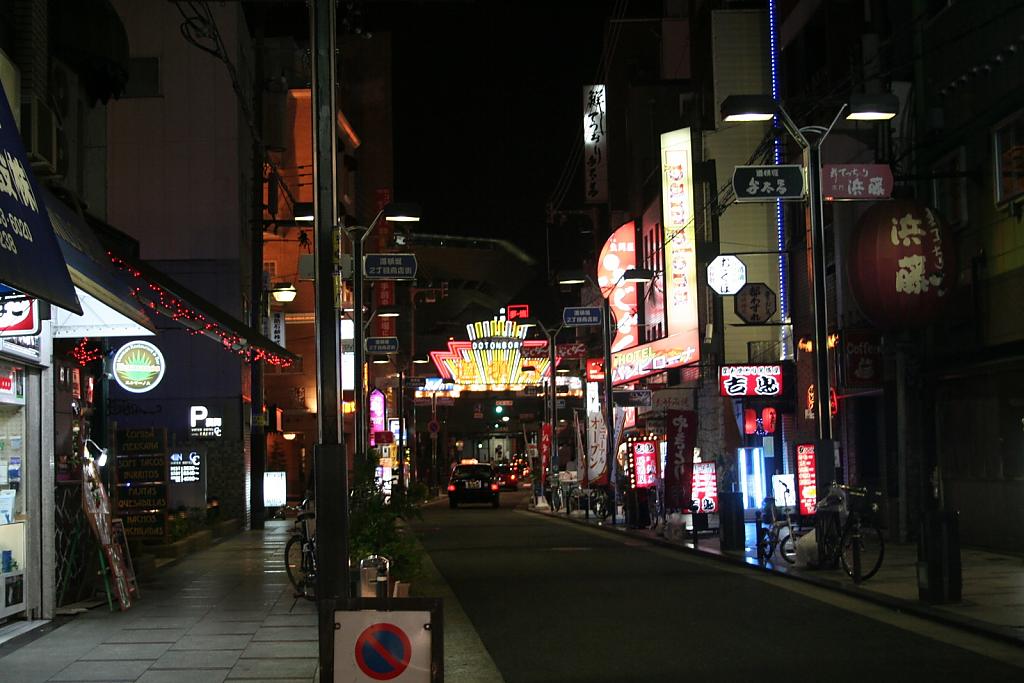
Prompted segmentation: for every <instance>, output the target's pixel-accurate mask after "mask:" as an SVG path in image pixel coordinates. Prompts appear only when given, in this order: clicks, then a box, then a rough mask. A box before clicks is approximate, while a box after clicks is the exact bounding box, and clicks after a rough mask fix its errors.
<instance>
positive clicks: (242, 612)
mask: <svg viewBox="0 0 1024 683" xmlns="http://www.w3.org/2000/svg"><path fill="white" fill-rule="evenodd" d="M288 529H289V527H288V526H287V525H285V524H283V523H278V524H275V525H273V526H270V525H268V528H267V529H266V531H264V532H262V533H261V532H246V533H243V534H240V535H238V536H235V537H233V538H231V539H229V540H227V541H225V542H223V543H221V544H219V545H216V546H214V547H212V548H210V549H208V550H205V551H203V552H201V553H198V554H196V555H193V556H191V557H189V558H186V559H184V560H182V561H181V562H179V563H178V564H176V565H174V566H171V567H166V568H164V569H162V570H160V571H159V572H158V573H157V575H156V577H155V579H154V580H152V581H150V582H147V583H144V584H143V586H142V598H141V599H140V600H139V601H138V602H137V603H136V604H135V605H134V606H133V607H132V608H131V609H130V610H128V611H127V612H110V611H108V610H107V608H106V605H103V606H102V607H98V608H95V609H92V610H90V611H89V612H86V613H84V614H81V615H79V616H77V617H75V618H74V619H72V620H71V621H69V622H68V623H66V624H64V625H63V626H60V627H59V628H56V629H54V630H53V631H51V632H49V633H47V634H45V635H44V636H42V637H40V638H37V639H36V640H33V641H32V642H30V643H29V644H27V645H25V646H23V647H21V648H19V649H17V650H15V651H14V652H12V653H11V654H8V655H7V656H5V657H3V658H2V659H0V671H2V672H3V674H2V676H0V678H2V679H3V680H4V681H10V682H11V683H36V682H37V681H38V682H42V681H138V682H139V683H165V682H166V683H171V682H180V681H187V682H188V683H221V682H222V681H225V680H230V681H245V680H259V681H264V682H265V681H268V680H278V681H302V682H303V683H309V682H310V681H312V680H313V676H314V673H315V671H316V666H317V642H316V612H315V608H314V605H313V603H312V602H309V601H306V600H298V601H296V600H295V599H294V598H292V592H291V588H290V586H288V585H287V584H288V578H287V577H286V576H285V573H284V567H283V564H282V557H283V553H284V543H285V541H286V540H287V538H288Z"/></svg>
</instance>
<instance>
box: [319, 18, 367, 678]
mask: <svg viewBox="0 0 1024 683" xmlns="http://www.w3.org/2000/svg"><path fill="white" fill-rule="evenodd" d="M310 12H311V15H310V20H311V24H312V26H311V29H310V36H311V52H312V59H313V64H312V67H313V69H312V70H313V184H314V188H315V190H314V195H313V198H314V209H315V217H316V223H315V226H314V235H315V237H314V243H315V245H316V247H315V256H316V258H315V275H314V277H315V280H316V283H315V284H316V306H315V310H316V358H317V427H318V432H319V442H318V443H317V447H316V451H315V454H314V465H313V466H314V471H315V476H316V505H317V510H316V514H317V527H318V528H317V563H318V567H317V570H318V571H317V586H316V596H317V612H318V622H317V623H318V626H319V629H318V632H319V662H320V681H321V683H329V682H331V681H333V680H334V602H335V599H336V598H339V597H348V594H349V576H348V457H347V455H346V453H345V446H344V442H343V441H342V438H341V437H342V433H341V402H340V400H339V399H340V395H339V393H340V392H339V389H338V378H339V372H338V320H337V314H336V311H335V300H334V253H333V252H334V231H335V230H336V229H337V228H338V220H337V211H338V202H337V197H336V182H335V162H336V159H337V136H336V135H335V133H334V126H335V111H336V104H335V81H336V74H335V69H336V61H335V59H336V57H335V50H336V45H335V26H336V23H335V22H336V16H335V1H334V0H314V1H313V2H312V3H311V4H310ZM356 334H357V335H358V334H359V330H358V327H357V329H356Z"/></svg>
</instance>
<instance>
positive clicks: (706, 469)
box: [690, 462, 718, 514]
mask: <svg viewBox="0 0 1024 683" xmlns="http://www.w3.org/2000/svg"><path fill="white" fill-rule="evenodd" d="M690 496H691V497H692V499H693V502H694V503H695V504H696V505H697V510H696V511H697V512H698V513H702V514H707V513H711V512H718V473H717V472H716V471H715V463H713V462H698V463H694V465H693V474H692V476H691V477H690Z"/></svg>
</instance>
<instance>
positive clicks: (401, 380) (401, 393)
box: [398, 366, 405, 492]
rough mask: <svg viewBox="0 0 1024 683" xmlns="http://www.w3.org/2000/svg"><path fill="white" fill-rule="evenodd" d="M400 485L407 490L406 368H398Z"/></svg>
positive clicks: (403, 489)
mask: <svg viewBox="0 0 1024 683" xmlns="http://www.w3.org/2000/svg"><path fill="white" fill-rule="evenodd" d="M398 487H399V488H400V489H402V491H403V492H404V491H405V368H404V366H402V367H399V368H398Z"/></svg>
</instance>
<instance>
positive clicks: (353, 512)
mask: <svg viewBox="0 0 1024 683" xmlns="http://www.w3.org/2000/svg"><path fill="white" fill-rule="evenodd" d="M376 467H377V456H376V454H374V452H373V451H372V450H371V451H368V452H366V453H364V454H361V455H360V454H356V457H355V463H354V466H353V471H352V480H351V493H350V495H349V556H350V557H351V558H352V560H353V561H354V562H355V563H357V564H358V562H359V561H360V560H362V559H364V558H366V557H369V556H370V555H383V556H384V557H386V558H388V559H389V560H391V576H392V577H394V578H395V579H397V580H399V581H405V582H408V581H411V580H412V579H413V577H415V576H416V575H417V574H418V573H419V571H420V564H421V562H422V559H423V558H422V550H421V549H420V547H419V545H418V544H416V543H415V542H414V540H413V539H412V537H411V534H412V532H411V531H409V530H408V529H407V528H404V527H402V526H400V524H399V522H400V521H405V520H409V519H418V518H419V517H420V510H419V505H420V503H421V502H423V498H424V496H423V491H422V487H417V486H414V487H412V488H411V489H410V490H409V491H402V490H401V488H395V489H394V490H393V491H392V495H391V499H390V500H387V499H386V497H385V495H384V488H383V486H382V485H381V484H380V483H378V482H377V480H376V477H375V476H374V475H375V472H376Z"/></svg>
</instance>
